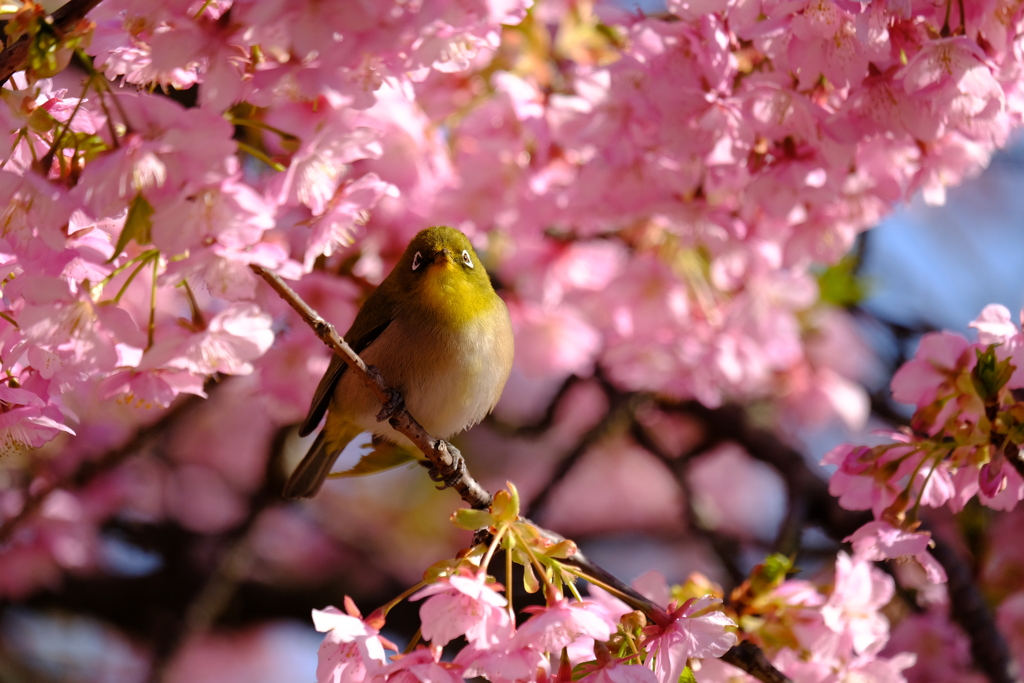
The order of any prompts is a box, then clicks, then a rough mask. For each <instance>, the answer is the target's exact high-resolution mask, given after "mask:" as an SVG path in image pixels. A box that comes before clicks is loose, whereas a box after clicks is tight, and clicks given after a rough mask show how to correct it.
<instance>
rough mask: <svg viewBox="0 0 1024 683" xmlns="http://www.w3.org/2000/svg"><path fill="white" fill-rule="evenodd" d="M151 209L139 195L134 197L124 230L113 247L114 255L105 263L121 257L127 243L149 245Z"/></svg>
mask: <svg viewBox="0 0 1024 683" xmlns="http://www.w3.org/2000/svg"><path fill="white" fill-rule="evenodd" d="M152 218H153V207H152V206H151V205H150V203H149V202H147V201H146V198H145V197H143V196H142V195H141V194H137V195H135V199H133V200H132V205H131V206H130V207H128V217H127V218H125V219H124V229H123V230H121V234H120V235H119V236H118V238H117V245H116V246H115V247H114V255H113V256H111V257H110V260H109V261H107V263H113V261H114V259H116V258H117V257H118V256H120V255H121V252H123V251H124V248H125V247H127V246H128V242H130V241H132V240H135V243H136V244H138V245H139V246H145V245H147V244H149V242H150V240H151V239H152V237H151V236H150V230H151V229H152V227H153V220H152Z"/></svg>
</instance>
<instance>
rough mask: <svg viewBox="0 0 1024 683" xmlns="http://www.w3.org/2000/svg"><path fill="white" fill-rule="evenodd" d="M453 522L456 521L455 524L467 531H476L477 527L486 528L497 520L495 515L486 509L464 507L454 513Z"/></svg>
mask: <svg viewBox="0 0 1024 683" xmlns="http://www.w3.org/2000/svg"><path fill="white" fill-rule="evenodd" d="M452 522H454V523H455V526H457V527H460V528H462V529H465V530H466V531H476V530H477V529H486V528H487V527H490V526H494V523H495V520H494V515H492V514H491V513H490V512H487V511H486V510H470V509H469V508H462V509H460V510H456V511H455V513H454V514H453V515H452Z"/></svg>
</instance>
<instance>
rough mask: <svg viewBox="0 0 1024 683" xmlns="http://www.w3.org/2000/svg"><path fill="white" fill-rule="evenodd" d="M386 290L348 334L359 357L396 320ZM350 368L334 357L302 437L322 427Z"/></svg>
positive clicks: (372, 298)
mask: <svg viewBox="0 0 1024 683" xmlns="http://www.w3.org/2000/svg"><path fill="white" fill-rule="evenodd" d="M384 289H385V288H384V287H383V286H381V287H378V288H377V289H376V290H375V291H374V293H373V294H371V295H370V297H369V298H368V299H367V300H366V302H365V303H364V304H363V307H362V308H361V309H359V313H358V314H357V315H356V319H355V321H353V323H352V327H350V328H349V330H348V332H346V333H345V341H347V342H348V343H349V346H351V347H352V348H353V350H355V352H356V353H362V352H363V350H365V349H366V347H368V346H369V345H370V344H372V343H373V342H374V341H376V340H377V337H379V336H380V335H381V332H383V331H384V330H386V329H387V328H388V325H390V324H391V321H392V320H394V306H393V305H392V299H391V297H390V296H388V294H387V292H386V291H382V290H384ZM347 367H348V365H347V364H346V363H345V361H344V360H342V358H341V356H339V355H338V354H334V355H333V356H331V364H330V365H329V366H327V372H325V373H324V376H323V377H321V378H320V384H318V385H317V387H316V391H315V392H314V393H313V401H312V402H311V403H310V404H309V412H308V413H306V419H305V420H303V421H302V426H300V427H299V436H306V435H307V434H311V433H313V430H314V429H316V427H317V425H319V424H320V420H321V419H323V416H324V413H326V412H327V406H329V405H330V403H331V396H332V395H333V394H334V387H336V386H337V385H338V380H340V379H341V376H342V375H343V374H344V373H345V368H347Z"/></svg>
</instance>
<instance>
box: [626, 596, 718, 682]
mask: <svg viewBox="0 0 1024 683" xmlns="http://www.w3.org/2000/svg"><path fill="white" fill-rule="evenodd" d="M717 602H718V600H717V599H715V598H713V597H711V596H704V597H703V598H699V599H696V600H688V601H687V602H685V603H683V604H682V605H680V606H679V607H678V608H677V609H675V610H674V611H673V612H672V613H671V614H670V617H671V621H670V622H669V623H668V624H666V625H664V626H658V627H657V632H656V633H655V635H654V636H653V637H652V638H651V639H650V640H649V641H648V646H647V652H648V656H647V662H646V664H648V665H650V664H651V662H652V661H653V662H654V673H655V675H657V677H658V680H659V681H661V682H662V683H670V682H672V681H678V680H679V676H680V674H682V672H683V668H685V666H686V661H687V660H688V659H689V658H691V657H697V658H705V657H721V656H722V655H723V654H725V651H726V650H728V649H729V648H730V647H732V646H733V645H735V644H736V634H734V633H732V632H731V631H727V630H726V628H727V627H731V626H735V625H736V624H734V623H733V621H732V620H731V619H730V618H729V617H727V616H725V615H724V614H722V613H721V612H719V611H716V610H713V609H712V610H710V611H707V612H706V613H704V614H700V615H699V616H693V615H697V614H698V613H699V612H701V611H703V610H707V609H708V608H711V607H713V606H714V605H715V604H716V603H717Z"/></svg>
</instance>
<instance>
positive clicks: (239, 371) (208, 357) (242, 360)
mask: <svg viewBox="0 0 1024 683" xmlns="http://www.w3.org/2000/svg"><path fill="white" fill-rule="evenodd" d="M270 323H271V320H270V316H269V315H267V314H266V313H263V312H262V311H260V309H259V308H258V307H257V306H256V305H255V304H250V303H247V304H232V305H231V306H229V307H228V308H226V309H225V310H223V311H222V312H220V313H218V314H217V315H216V316H214V318H213V319H212V320H211V321H210V324H209V326H208V327H207V329H206V330H205V331H204V332H200V333H198V334H196V335H193V336H192V337H191V338H189V339H188V340H187V341H186V342H185V344H184V347H183V348H181V349H180V351H179V352H178V355H177V357H176V358H175V359H174V360H172V361H171V362H170V363H169V365H170V366H172V367H177V368H181V369H184V370H188V371H189V372H194V373H197V374H201V375H208V374H211V373H214V372H224V373H227V374H230V375H247V374H249V373H250V372H252V370H253V366H252V361H254V360H256V359H257V358H259V357H260V356H262V355H263V354H264V353H266V352H267V349H269V348H270V345H271V344H273V343H274V333H273V331H272V330H271V329H270Z"/></svg>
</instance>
